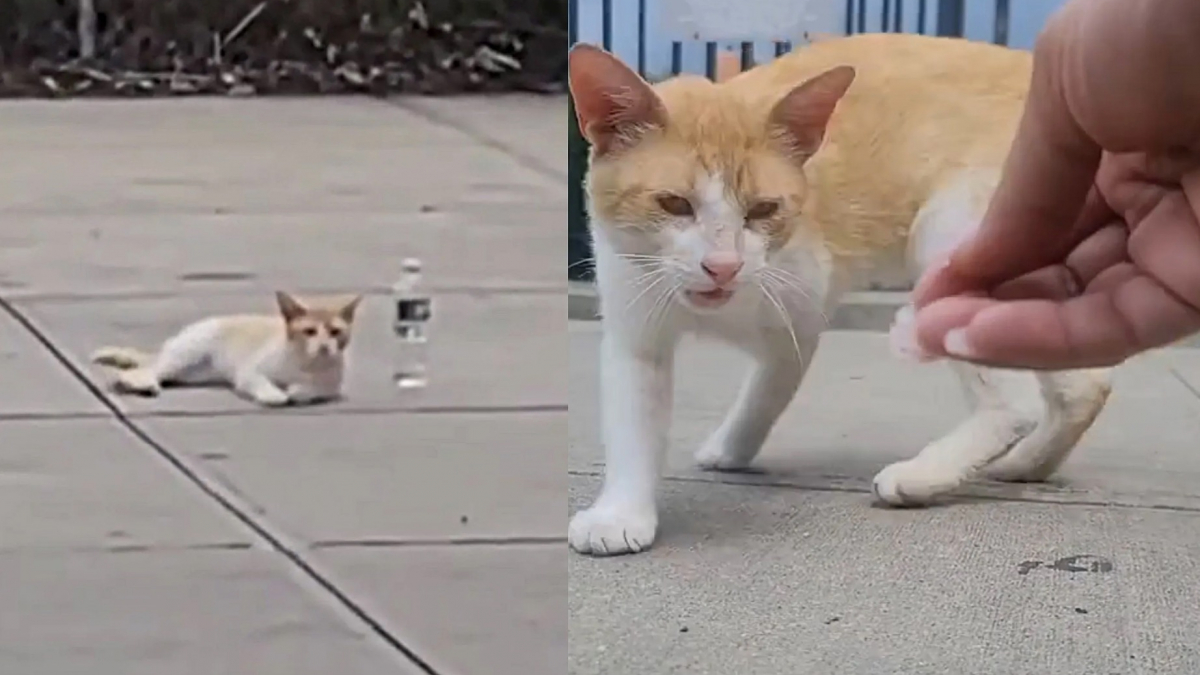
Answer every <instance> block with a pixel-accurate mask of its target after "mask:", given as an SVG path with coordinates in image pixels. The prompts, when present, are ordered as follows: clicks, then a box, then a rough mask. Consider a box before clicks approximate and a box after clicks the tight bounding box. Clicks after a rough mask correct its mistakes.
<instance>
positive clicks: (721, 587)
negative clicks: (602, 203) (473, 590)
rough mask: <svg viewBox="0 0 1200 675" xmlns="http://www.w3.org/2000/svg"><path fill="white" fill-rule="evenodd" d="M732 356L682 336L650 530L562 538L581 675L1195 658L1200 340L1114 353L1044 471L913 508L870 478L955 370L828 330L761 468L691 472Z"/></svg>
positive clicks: (583, 485) (587, 490)
mask: <svg viewBox="0 0 1200 675" xmlns="http://www.w3.org/2000/svg"><path fill="white" fill-rule="evenodd" d="M570 331H571V382H570V392H569V395H570V401H571V406H570V422H569V430H570V438H571V441H570V457H569V465H568V473H569V474H570V502H571V505H570V510H571V512H572V513H573V512H575V511H576V510H578V509H580V508H584V507H586V506H587V505H588V503H590V500H591V499H592V497H593V496H594V495H595V494H596V491H597V490H598V489H599V486H600V476H601V475H602V471H603V453H602V450H601V448H600V444H599V442H598V429H597V421H596V418H597V409H596V397H597V386H598V384H597V373H596V352H597V346H598V341H599V324H598V323H596V322H572V323H571V326H570ZM742 365H743V364H742V359H741V357H739V356H738V355H736V354H734V353H731V352H730V351H729V350H727V349H725V348H723V347H721V346H719V345H714V344H703V343H701V344H695V343H693V344H688V345H685V347H684V349H683V351H682V353H681V354H680V356H679V359H678V364H677V389H676V416H675V423H674V427H673V431H672V435H671V439H672V449H671V453H670V458H669V467H668V469H667V474H668V478H667V481H666V483H665V488H664V492H663V498H662V514H661V527H662V529H661V532H660V539H659V541H658V542H657V544H656V545H655V547H654V548H653V549H651V550H650V551H649V552H647V553H645V554H642V555H637V556H622V557H619V558H607V559H594V558H586V557H583V556H578V555H574V554H573V555H572V556H571V557H570V562H569V580H570V593H569V599H568V604H569V632H570V636H571V642H570V647H569V655H568V664H569V667H568V670H569V672H570V673H571V674H572V675H601V674H603V675H608V674H611V673H656V674H657V673H687V674H688V675H709V674H711V675H731V674H734V673H736V674H737V675H780V674H784V673H786V674H789V675H790V674H793V673H796V674H800V673H814V674H817V673H820V674H822V675H825V674H829V675H841V674H843V673H845V674H847V675H885V674H886V675H892V674H902V675H933V674H939V675H943V674H944V675H964V674H967V673H970V674H971V675H1024V674H1027V673H1054V674H1055V675H1096V674H1101V673H1102V674H1104V675H1109V674H1114V675H1115V674H1120V675H1125V674H1132V673H1138V674H1147V675H1148V674H1162V675H1167V674H1169V675H1188V674H1192V673H1197V672H1200V644H1198V643H1197V639H1196V636H1197V635H1200V613H1197V611H1196V608H1197V607H1198V606H1200V513H1198V512H1200V452H1197V439H1200V397H1198V396H1197V393H1196V392H1197V390H1198V389H1200V351H1197V350H1192V349H1175V350H1170V351H1165V352H1161V353H1158V354H1154V355H1148V356H1144V357H1141V358H1139V359H1137V360H1135V361H1133V362H1131V363H1129V364H1127V365H1126V366H1125V367H1124V368H1122V369H1121V370H1120V371H1119V374H1118V377H1117V382H1116V389H1115V393H1114V394H1113V397H1112V399H1111V402H1110V404H1109V407H1108V409H1107V410H1106V411H1105V413H1104V414H1103V415H1102V416H1101V418H1100V419H1099V420H1098V422H1097V425H1096V426H1095V427H1094V428H1093V430H1092V431H1091V432H1090V433H1089V434H1088V436H1087V437H1086V438H1085V440H1084V441H1083V444H1082V446H1081V447H1080V448H1079V449H1078V450H1077V451H1076V453H1075V454H1074V455H1073V456H1072V457H1071V459H1070V460H1068V462H1067V464H1066V465H1065V466H1064V468H1063V470H1062V472H1061V473H1060V474H1059V475H1058V477H1057V480H1056V481H1055V482H1054V484H1051V485H1038V486H1016V485H998V484H980V485H975V486H971V487H970V488H968V489H967V490H966V491H965V492H964V494H963V496H962V498H960V499H957V500H955V501H953V502H952V503H950V504H948V505H946V506H942V507H937V508H931V509H919V510H918V509H914V510H890V509H884V508H877V507H873V505H872V499H871V497H870V496H869V494H868V488H869V481H870V479H871V477H872V476H873V475H874V473H875V472H876V471H878V470H879V469H880V468H882V467H883V466H884V465H886V464H887V463H889V462H892V461H895V460H898V459H903V458H907V457H910V456H912V455H913V454H915V453H916V452H917V451H918V450H919V449H920V448H921V447H922V446H923V445H924V444H925V443H927V442H928V441H930V440H932V439H933V438H935V437H936V436H937V435H939V434H940V433H942V432H944V431H945V430H947V429H949V428H950V426H951V425H952V424H954V423H955V422H957V421H958V420H959V419H960V418H961V417H960V416H961V415H963V414H964V413H965V407H964V404H963V402H962V401H961V398H960V396H959V393H958V387H957V383H955V382H954V381H953V379H952V375H951V374H950V373H949V372H948V369H947V368H945V367H944V366H940V365H936V364H934V365H930V366H920V365H916V364H910V363H904V362H900V361H897V360H895V359H893V358H891V357H890V356H889V355H888V351H887V347H886V336H884V335H882V334H879V333H872V332H832V333H829V334H828V335H827V336H826V337H825V339H824V341H823V343H822V346H821V349H820V350H819V352H818V357H817V359H816V362H815V363H814V365H813V367H812V370H811V372H810V374H809V377H808V379H807V381H806V382H805V384H804V386H803V387H802V389H801V392H800V394H799V396H798V397H797V400H796V401H795V403H794V404H793V405H792V407H791V408H790V409H789V410H788V412H787V413H785V416H784V418H783V420H782V421H781V422H780V425H779V427H778V428H777V429H776V431H775V433H774V434H773V435H772V437H771V438H770V440H769V441H768V445H767V448H766V449H765V450H764V452H763V455H762V456H761V457H760V459H759V463H758V465H759V467H761V468H762V469H763V470H764V473H762V474H760V475H741V476H715V475H713V474H706V473H701V472H699V471H697V470H695V469H693V468H692V467H691V462H690V456H691V452H692V450H693V449H694V448H695V447H697V446H698V445H699V443H700V442H701V441H702V440H703V439H704V438H705V437H706V435H707V434H708V433H709V432H710V431H711V430H712V429H713V428H714V427H715V426H716V425H717V424H718V423H719V421H720V419H721V416H722V415H723V413H724V412H725V407H726V405H728V404H729V403H730V402H731V399H732V397H733V395H734V394H735V387H734V384H732V383H736V382H738V381H740V378H741V376H742V370H741V367H742ZM1079 556H1084V557H1079Z"/></svg>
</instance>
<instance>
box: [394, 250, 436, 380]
mask: <svg viewBox="0 0 1200 675" xmlns="http://www.w3.org/2000/svg"><path fill="white" fill-rule="evenodd" d="M400 270H401V274H400V279H398V280H397V281H396V284H395V285H394V286H392V300H393V302H394V305H395V307H396V316H395V321H394V322H393V324H392V330H393V331H394V332H395V334H396V347H395V350H396V351H395V363H394V365H393V369H392V382H393V383H394V384H395V385H396V388H397V389H419V388H421V387H424V386H425V385H427V384H428V383H429V376H428V364H427V362H426V359H427V357H428V339H429V338H428V335H427V334H426V324H427V323H428V322H429V317H430V314H431V312H430V309H431V307H430V304H431V303H430V299H429V296H427V295H425V294H424V291H423V290H422V288H421V261H420V260H417V259H416V258H405V259H404V260H403V261H402V262H401V263H400Z"/></svg>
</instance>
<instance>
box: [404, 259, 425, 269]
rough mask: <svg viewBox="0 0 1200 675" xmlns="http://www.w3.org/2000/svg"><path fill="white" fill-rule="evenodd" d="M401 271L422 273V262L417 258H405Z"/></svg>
mask: <svg viewBox="0 0 1200 675" xmlns="http://www.w3.org/2000/svg"><path fill="white" fill-rule="evenodd" d="M400 269H401V270H402V271H405V272H420V271H421V261H420V260H418V259H417V258H405V259H404V260H401V261H400Z"/></svg>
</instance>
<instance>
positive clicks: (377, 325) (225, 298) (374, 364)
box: [18, 292, 567, 414]
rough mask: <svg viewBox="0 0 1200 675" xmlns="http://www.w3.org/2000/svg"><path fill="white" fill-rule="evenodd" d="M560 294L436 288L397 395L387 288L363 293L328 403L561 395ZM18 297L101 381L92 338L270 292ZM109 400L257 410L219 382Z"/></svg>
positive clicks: (173, 408) (152, 340) (165, 327)
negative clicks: (422, 386)
mask: <svg viewBox="0 0 1200 675" xmlns="http://www.w3.org/2000/svg"><path fill="white" fill-rule="evenodd" d="M566 302H567V300H566V297H565V296H563V295H558V294H553V295H543V294H536V295H529V294H484V295H464V294H445V295H439V296H436V297H435V298H434V310H433V311H434V318H433V320H432V323H431V325H430V333H429V335H430V341H429V362H430V385H429V387H428V388H427V390H425V391H421V392H415V393H414V392H405V393H404V395H401V394H400V393H399V392H397V391H396V390H395V389H394V388H393V387H392V384H391V374H390V373H391V368H392V362H393V353H394V352H393V347H394V342H393V337H392V332H391V323H390V321H391V311H392V310H391V307H390V305H389V303H388V301H387V298H385V297H379V296H376V297H369V298H367V299H366V300H365V301H364V302H363V304H362V305H361V307H360V310H359V311H360V314H359V315H358V316H357V317H356V320H355V323H356V332H355V334H354V337H353V339H352V342H351V348H350V349H351V351H350V358H351V363H350V370H349V374H348V382H347V385H346V388H345V393H346V398H345V400H344V401H342V402H340V403H335V404H333V406H332V407H335V408H342V409H353V410H397V409H401V408H410V407H446V406H453V407H481V406H482V407H487V406H509V407H511V406H554V405H559V406H561V405H565V403H566V400H567V394H566V375H565V372H566V369H567V343H566V340H565V337H564V331H565V327H566ZM18 306H19V307H20V308H21V310H22V311H23V312H24V313H25V314H27V315H28V316H29V317H30V318H31V319H32V320H33V321H34V322H35V323H36V324H37V325H38V326H40V327H41V329H42V330H43V331H44V332H45V333H46V334H47V335H49V336H50V337H51V339H53V340H54V341H55V342H56V343H57V344H59V345H60V346H61V347H62V348H63V349H65V350H66V351H67V352H68V353H69V355H70V356H71V358H72V359H73V360H74V361H75V362H76V363H78V364H80V365H81V367H84V368H85V369H87V370H88V372H89V373H90V374H91V376H92V377H93V379H94V381H95V382H97V383H98V384H101V385H104V386H107V377H108V374H107V373H106V372H105V370H104V369H103V368H98V367H91V366H88V365H87V358H88V355H89V354H91V352H92V351H93V350H94V349H96V348H97V347H99V346H102V345H108V344H116V345H129V346H137V347H140V348H146V349H154V348H156V347H157V345H159V344H161V343H162V341H163V340H164V339H166V338H167V337H170V336H171V335H172V334H174V333H175V332H176V331H178V330H179V329H180V328H182V327H183V326H185V325H187V324H188V323H190V322H192V321H196V320H198V319H200V318H203V317H205V316H209V315H215V314H228V313H238V312H259V311H262V312H273V311H275V300H274V296H273V294H271V293H267V292H262V293H255V294H253V295H232V294H215V295H188V296H186V297H182V298H171V299H137V300H133V299H125V300H119V301H118V300H112V301H105V302H90V301H85V302H45V303H33V304H26V303H18ZM114 400H115V401H116V402H117V404H118V405H120V406H122V407H123V408H124V409H126V410H129V411H131V412H135V413H155V412H176V413H193V414H194V413H199V412H222V411H247V410H259V408H257V407H256V406H254V405H253V404H251V403H249V402H246V401H243V400H241V399H240V398H238V397H237V396H235V395H234V394H232V393H231V392H229V391H227V390H223V389H175V390H168V391H166V392H164V393H163V394H162V395H161V396H159V397H158V398H155V399H145V398H139V397H128V396H114ZM327 407H329V406H325V407H324V408H327ZM312 411H315V412H328V411H327V410H323V409H322V410H315V409H314V410H312Z"/></svg>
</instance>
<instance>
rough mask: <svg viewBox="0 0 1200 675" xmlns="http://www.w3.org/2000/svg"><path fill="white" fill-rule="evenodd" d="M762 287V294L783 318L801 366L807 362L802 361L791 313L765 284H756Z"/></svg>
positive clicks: (802, 353)
mask: <svg viewBox="0 0 1200 675" xmlns="http://www.w3.org/2000/svg"><path fill="white" fill-rule="evenodd" d="M758 287H759V288H760V289H762V292H763V295H764V296H765V297H766V298H767V300H770V301H771V304H773V305H775V309H776V310H778V311H779V317H780V318H781V319H783V323H784V325H786V326H787V329H788V334H789V335H791V337H792V346H793V347H795V348H796V359H797V360H798V361H799V362H800V367H801V368H803V367H805V366H806V365H807V364H805V363H804V352H802V351H801V350H800V340H799V339H798V338H797V337H796V327H795V325H793V323H792V317H791V314H789V313H788V311H787V309H785V308H784V306H783V304H782V303H781V302H780V301H779V300H777V299H776V298H775V296H774V295H773V294H772V293H771V291H770V290H769V289H768V288H767V284H765V283H760V284H759V285H758Z"/></svg>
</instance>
